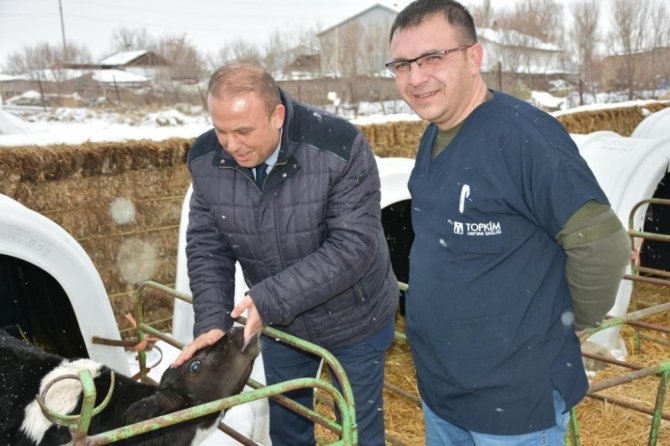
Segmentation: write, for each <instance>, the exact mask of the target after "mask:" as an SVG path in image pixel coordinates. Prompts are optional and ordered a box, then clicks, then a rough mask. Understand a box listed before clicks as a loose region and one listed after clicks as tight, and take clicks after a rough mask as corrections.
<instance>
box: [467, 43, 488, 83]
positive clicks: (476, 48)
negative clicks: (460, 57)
mask: <svg viewBox="0 0 670 446" xmlns="http://www.w3.org/2000/svg"><path fill="white" fill-rule="evenodd" d="M483 59H484V49H483V48H482V46H481V44H479V42H477V43H475V44H474V45H472V47H470V48H468V62H469V63H470V73H472V74H473V75H475V74H478V73H479V71H480V69H481V67H482V60H483Z"/></svg>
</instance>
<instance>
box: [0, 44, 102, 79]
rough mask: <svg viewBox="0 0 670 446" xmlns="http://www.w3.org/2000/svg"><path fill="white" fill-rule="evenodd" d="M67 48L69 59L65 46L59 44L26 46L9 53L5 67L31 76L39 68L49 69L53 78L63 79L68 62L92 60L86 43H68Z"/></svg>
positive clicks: (9, 70) (36, 72)
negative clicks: (66, 56)
mask: <svg viewBox="0 0 670 446" xmlns="http://www.w3.org/2000/svg"><path fill="white" fill-rule="evenodd" d="M65 50H66V52H67V55H68V60H65V58H64V51H63V47H62V46H61V45H59V44H54V45H52V44H49V43H47V42H42V43H38V44H37V45H35V46H25V47H23V49H22V50H20V51H15V52H12V53H10V54H9V56H8V57H7V61H6V63H5V69H6V70H7V71H8V72H10V73H13V74H29V75H31V76H37V75H38V73H39V70H49V73H50V76H52V77H53V79H51V80H63V78H64V71H63V69H64V68H65V65H66V64H68V63H87V62H91V53H90V51H89V50H88V48H87V47H86V46H84V45H77V44H73V43H68V44H67V46H66V48H65Z"/></svg>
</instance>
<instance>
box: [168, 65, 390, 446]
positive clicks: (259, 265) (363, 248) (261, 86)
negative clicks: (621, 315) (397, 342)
mask: <svg viewBox="0 0 670 446" xmlns="http://www.w3.org/2000/svg"><path fill="white" fill-rule="evenodd" d="M207 104H208V107H209V113H210V116H211V119H212V124H213V127H214V128H213V129H212V130H210V131H208V132H206V133H204V134H203V135H201V136H200V137H199V138H198V139H197V140H196V141H195V143H194V144H193V147H192V148H191V151H190V153H189V156H188V167H189V170H190V172H191V176H192V180H193V195H192V198H191V203H190V214H189V226H188V230H187V247H186V252H187V259H188V271H189V280H190V287H191V291H192V292H193V299H194V300H193V302H194V305H193V307H194V311H195V327H194V337H195V339H194V341H193V343H191V344H190V345H188V346H187V347H186V348H185V349H184V351H183V353H182V354H181V355H180V357H179V358H177V360H176V361H175V364H176V365H178V364H181V363H183V362H185V361H186V360H188V359H189V358H190V357H191V356H192V354H193V353H194V352H195V351H196V350H197V349H199V348H202V347H204V346H206V345H209V344H211V343H213V342H215V341H216V340H217V339H219V338H220V337H221V336H224V335H225V332H226V331H228V330H229V329H230V328H231V327H232V325H233V320H234V319H235V318H237V317H238V316H240V315H241V314H242V313H243V312H246V315H247V323H246V327H245V334H246V336H247V337H250V336H251V335H253V334H254V333H257V332H259V331H260V330H262V327H263V326H264V325H268V326H272V327H275V328H277V329H280V330H283V331H285V332H288V333H290V334H293V335H296V336H298V337H300V338H303V339H306V340H309V341H311V342H313V343H316V344H318V345H321V346H323V347H325V348H327V349H328V350H330V351H331V352H332V353H333V354H334V355H335V356H336V357H337V359H338V360H339V361H340V363H341V364H342V366H343V367H344V369H345V371H346V373H347V376H348V378H349V380H350V382H351V385H352V388H353V392H354V400H355V403H356V422H357V425H358V438H359V444H361V445H384V419H383V410H382V409H383V405H382V387H383V378H384V352H385V350H386V349H387V348H388V346H389V345H390V343H391V341H392V338H393V317H394V314H395V310H396V307H397V303H398V295H399V292H398V285H397V281H396V278H395V276H394V274H393V270H392V269H391V263H390V258H389V252H388V247H387V245H386V241H385V238H384V233H383V230H382V226H381V210H380V183H379V173H378V171H377V165H376V163H375V159H374V156H373V154H372V151H371V149H370V146H369V145H368V143H367V141H366V140H365V138H364V137H363V135H362V133H361V132H360V131H359V130H358V129H357V128H356V127H355V126H353V125H352V124H350V123H349V122H347V121H345V120H343V119H341V118H339V117H337V116H334V115H332V114H329V113H327V112H325V111H322V110H319V109H316V108H313V107H311V106H308V105H305V104H301V103H299V102H296V101H294V100H293V99H291V98H290V97H289V96H288V95H287V94H286V93H285V92H284V91H282V90H281V89H279V88H278V87H277V85H276V83H275V81H274V79H273V78H272V77H271V76H270V75H269V74H268V73H267V72H265V71H264V70H263V69H262V68H260V67H257V66H254V65H249V64H234V65H228V66H224V67H221V68H219V69H218V70H216V71H215V72H214V73H213V74H212V76H211V78H210V81H209V88H208V96H207ZM236 262H239V264H240V266H241V268H242V270H243V272H244V277H245V279H246V285H247V286H248V287H249V290H248V292H247V294H246V296H245V297H244V298H243V299H242V300H241V301H240V302H239V303H238V304H237V306H235V305H234V296H233V294H234V289H235V284H234V280H235V279H234V272H235V263H236ZM262 342H263V360H264V365H265V373H266V378H267V384H268V385H271V384H274V383H278V382H283V381H286V380H289V379H293V378H299V377H314V376H315V374H316V373H317V368H318V365H319V360H318V359H317V358H315V357H313V356H311V355H308V354H305V353H303V352H302V351H299V350H297V349H294V348H292V347H290V346H287V345H285V344H282V343H280V342H278V341H276V340H275V339H271V338H268V337H265V336H263V338H262ZM287 395H288V396H289V397H291V398H293V399H295V400H297V401H298V402H300V403H301V404H303V405H305V406H307V407H312V391H311V389H305V390H298V391H293V392H290V393H288V394H287ZM313 429H314V426H313V422H311V421H309V420H308V419H306V418H303V417H302V416H300V415H298V414H296V413H294V412H292V411H290V410H288V409H286V408H284V407H283V406H281V405H279V404H277V403H275V402H274V401H272V400H271V401H270V435H271V438H272V444H273V445H274V446H281V445H288V446H298V445H312V444H315V440H314V432H313Z"/></svg>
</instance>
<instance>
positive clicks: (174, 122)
mask: <svg viewBox="0 0 670 446" xmlns="http://www.w3.org/2000/svg"><path fill="white" fill-rule="evenodd" d="M27 94H30V93H27ZM12 99H13V100H12V101H9V102H10V103H8V104H6V105H5V106H4V109H3V107H2V106H1V102H0V147H3V146H4V147H16V146H28V145H37V146H47V145H52V144H82V143H85V142H114V141H133V140H143V139H144V140H152V141H160V140H165V139H169V138H187V139H192V138H196V137H197V136H198V135H200V134H201V133H203V132H205V131H207V130H209V129H210V128H211V124H210V120H209V117H208V116H207V113H206V112H205V110H203V109H202V107H195V106H185V105H182V106H176V108H168V109H164V110H160V111H155V112H142V111H138V110H134V111H133V110H131V111H124V112H119V111H116V110H114V109H102V108H100V109H98V108H65V107H61V108H55V109H49V110H43V109H42V108H41V107H37V106H18V105H14V102H16V101H14V98H12ZM531 101H532V102H533V103H535V104H536V105H537V106H540V107H546V108H565V107H566V103H567V102H568V101H566V100H565V98H560V97H555V96H552V95H550V94H548V93H545V92H532V99H531ZM605 102H610V101H609V100H606V101H605ZM649 102H651V101H644V100H637V101H628V102H615V103H597V104H591V105H585V106H581V107H576V108H572V109H567V110H560V111H556V112H553V113H552V114H553V115H554V116H559V115H562V114H567V113H573V112H579V111H590V110H597V109H603V108H614V107H626V106H640V105H642V106H644V105H646V104H648V103H649ZM327 108H328V109H329V111H333V112H335V113H337V114H339V115H341V116H343V117H345V118H347V119H349V120H350V121H351V122H352V123H354V124H356V125H368V124H381V123H385V122H396V121H415V120H418V119H419V118H418V116H416V114H414V113H413V112H412V111H411V110H410V109H409V108H408V107H407V106H406V105H405V104H404V103H403V102H401V101H387V102H384V103H362V104H360V106H359V107H358V110H357V113H356V117H354V113H353V112H352V110H351V109H348V108H345V107H339V106H338V107H337V108H336V107H335V105H333V106H331V107H327Z"/></svg>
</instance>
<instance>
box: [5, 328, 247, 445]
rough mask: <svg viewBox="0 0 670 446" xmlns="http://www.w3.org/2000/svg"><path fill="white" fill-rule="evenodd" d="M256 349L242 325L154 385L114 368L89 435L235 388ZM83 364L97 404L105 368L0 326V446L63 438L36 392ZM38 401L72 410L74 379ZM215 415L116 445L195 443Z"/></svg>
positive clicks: (77, 390)
mask: <svg viewBox="0 0 670 446" xmlns="http://www.w3.org/2000/svg"><path fill="white" fill-rule="evenodd" d="M259 349H260V347H259V342H258V339H254V340H253V341H251V342H249V343H248V344H247V345H245V344H244V333H243V330H242V329H241V328H234V329H233V330H231V331H230V332H228V333H227V334H226V335H225V336H224V337H223V338H222V339H221V340H219V341H218V342H217V343H215V344H213V345H211V346H209V347H206V348H204V349H202V350H200V351H198V352H197V353H196V354H195V355H194V356H193V358H192V359H191V360H190V361H188V362H186V363H185V364H183V365H182V366H180V367H178V368H174V369H172V368H168V369H167V370H166V371H165V372H164V373H163V376H162V378H161V381H160V384H159V385H158V386H152V385H148V384H143V383H139V382H137V381H133V380H132V379H130V378H128V377H125V376H123V375H121V374H118V373H117V374H116V383H115V387H114V390H113V395H112V398H111V401H110V402H109V404H108V405H107V407H106V408H105V409H104V410H102V412H100V413H99V414H98V415H96V416H94V417H93V419H92V422H91V427H90V429H89V435H92V434H96V433H100V432H105V431H108V430H111V429H114V428H117V427H121V426H124V425H128V424H132V423H136V422H139V421H143V420H146V419H149V418H153V417H156V416H159V415H163V414H166V413H170V412H174V411H176V410H181V409H185V408H187V407H192V406H195V405H198V404H203V403H207V402H210V401H215V400H217V399H221V398H225V397H227V396H231V395H235V394H237V393H239V392H241V391H242V389H243V388H244V385H245V383H246V382H247V379H248V378H249V374H250V373H251V369H252V367H253V362H254V359H255V358H256V356H258V353H259ZM83 369H88V370H89V371H90V373H91V375H92V376H93V378H94V382H95V386H96V391H97V392H96V393H97V401H96V405H98V404H100V402H101V401H102V400H103V399H104V398H105V395H107V391H108V389H109V385H110V376H111V370H110V369H109V368H108V367H106V366H104V365H101V364H99V363H97V362H94V361H91V360H90V359H77V360H68V359H64V358H61V357H59V356H56V355H52V354H49V353H44V352H43V351H41V350H39V349H37V348H35V347H33V346H31V345H30V344H28V343H26V342H23V341H21V340H18V339H15V338H13V337H11V336H9V335H8V334H7V333H5V332H1V331H0V446H5V445H12V446H15V445H31V446H33V445H62V444H65V443H67V442H69V441H70V434H69V432H68V430H67V429H66V428H64V427H59V426H55V425H54V424H52V423H51V422H50V421H49V420H48V419H47V418H46V417H45V416H44V414H43V413H42V410H41V408H40V406H39V404H38V403H37V401H36V399H35V397H36V395H38V394H41V393H42V391H43V390H44V388H45V386H46V385H47V384H48V383H49V382H51V381H52V380H54V379H55V378H58V377H60V376H64V375H75V376H76V375H78V373H79V371H81V370H83ZM45 403H46V406H47V407H48V408H49V409H51V410H52V411H54V412H56V413H60V414H70V413H74V414H76V413H79V411H80V409H81V385H80V383H79V381H78V380H75V379H64V380H59V381H57V382H56V383H55V384H53V385H52V386H51V387H50V388H49V390H48V392H47V394H46V396H45ZM220 417H221V414H211V415H208V416H204V417H200V418H198V419H195V420H192V421H189V422H184V423H179V424H176V425H173V426H170V427H167V428H163V429H159V430H157V431H154V432H147V433H146V434H142V435H141V436H137V437H131V438H129V439H128V440H126V441H121V442H118V443H115V444H119V445H121V444H126V445H129V444H132V445H143V446H151V445H163V444H170V446H180V445H192V444H198V443H199V442H201V441H202V440H203V439H204V438H205V437H206V436H207V435H208V434H209V432H211V431H212V430H214V429H216V426H217V424H218V420H219V419H220Z"/></svg>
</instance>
